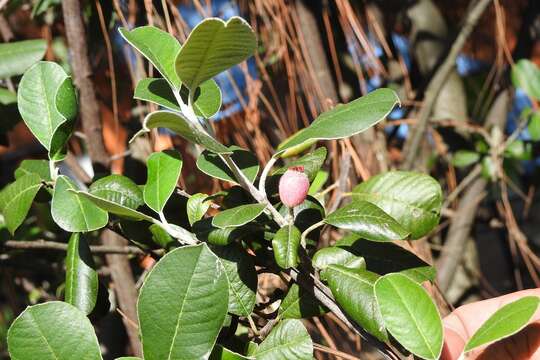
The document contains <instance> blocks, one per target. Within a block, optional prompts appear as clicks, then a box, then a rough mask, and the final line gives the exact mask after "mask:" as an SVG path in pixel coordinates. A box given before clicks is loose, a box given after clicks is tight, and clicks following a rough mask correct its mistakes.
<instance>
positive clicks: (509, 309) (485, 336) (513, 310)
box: [463, 296, 540, 352]
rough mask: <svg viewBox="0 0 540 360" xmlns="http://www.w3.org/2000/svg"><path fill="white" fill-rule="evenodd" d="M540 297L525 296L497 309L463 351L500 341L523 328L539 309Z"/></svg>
mask: <svg viewBox="0 0 540 360" xmlns="http://www.w3.org/2000/svg"><path fill="white" fill-rule="evenodd" d="M539 303H540V298H538V297H536V296H525V297H523V298H521V299H519V300H516V301H513V302H511V303H509V304H506V305H505V306H503V307H501V308H500V309H499V310H497V311H496V312H495V313H494V314H493V315H491V316H490V317H489V319H487V320H486V321H485V322H484V323H483V324H482V326H480V328H479V329H478V330H476V332H475V333H474V335H473V336H472V337H471V338H470V339H469V341H468V342H467V344H466V345H465V348H464V349H463V352H468V351H471V350H473V349H475V348H477V347H480V346H483V345H487V344H490V343H493V342H495V341H499V340H501V339H504V338H506V337H509V336H512V335H514V334H516V333H518V332H519V331H520V330H521V329H523V328H524V327H525V326H527V324H528V323H529V321H531V318H532V317H533V315H534V313H535V312H536V310H537V309H538V304H539Z"/></svg>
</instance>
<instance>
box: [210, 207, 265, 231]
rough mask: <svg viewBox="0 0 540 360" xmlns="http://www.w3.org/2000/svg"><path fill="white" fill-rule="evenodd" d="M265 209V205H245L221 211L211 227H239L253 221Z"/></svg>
mask: <svg viewBox="0 0 540 360" xmlns="http://www.w3.org/2000/svg"><path fill="white" fill-rule="evenodd" d="M265 208H266V205H265V204H247V205H240V206H237V207H235V208H232V209H227V210H223V211H222V212H220V213H219V214H217V215H216V216H214V218H213V220H212V225H214V226H215V227H218V228H220V229H225V228H229V227H239V226H242V225H245V224H247V223H248V222H250V221H253V220H255V218H257V216H259V215H261V214H262V212H263V211H264V209H265Z"/></svg>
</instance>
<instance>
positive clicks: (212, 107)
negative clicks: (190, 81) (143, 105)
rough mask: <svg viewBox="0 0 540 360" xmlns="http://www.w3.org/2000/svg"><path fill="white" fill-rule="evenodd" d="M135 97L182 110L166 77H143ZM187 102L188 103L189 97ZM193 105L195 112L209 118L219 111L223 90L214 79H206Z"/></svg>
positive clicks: (138, 84) (196, 94)
mask: <svg viewBox="0 0 540 360" xmlns="http://www.w3.org/2000/svg"><path fill="white" fill-rule="evenodd" d="M133 97H134V98H135V99H139V100H144V101H149V102H152V103H154V104H157V105H159V106H163V107H164V108H167V109H169V110H173V111H180V110H181V109H180V106H179V105H178V102H177V100H176V98H175V96H174V93H173V91H172V89H171V87H170V85H169V83H168V82H167V80H165V79H159V78H146V79H142V80H141V81H139V82H138V83H137V87H136V88H135V94H134V96H133ZM185 103H187V99H186V101H185ZM193 105H194V110H195V114H196V115H198V116H203V117H205V118H209V117H211V116H213V115H214V114H216V113H217V112H218V111H219V108H220V107H221V90H220V89H219V87H218V85H217V84H216V82H215V81H214V80H208V81H205V82H204V83H202V84H201V86H199V87H198V88H197V90H196V92H195V103H194V104H193Z"/></svg>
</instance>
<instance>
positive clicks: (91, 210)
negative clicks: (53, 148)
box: [51, 175, 109, 232]
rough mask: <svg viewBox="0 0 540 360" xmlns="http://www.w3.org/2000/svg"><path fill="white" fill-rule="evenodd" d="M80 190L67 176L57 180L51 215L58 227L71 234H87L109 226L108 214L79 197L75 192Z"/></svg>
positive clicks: (61, 176)
mask: <svg viewBox="0 0 540 360" xmlns="http://www.w3.org/2000/svg"><path fill="white" fill-rule="evenodd" d="M69 190H71V191H69ZM78 190H79V189H78V188H77V186H76V185H75V183H74V182H73V181H72V180H71V179H69V178H68V177H67V176H64V175H60V176H59V177H58V178H57V179H56V185H55V187H54V194H53V198H52V203H51V214H52V217H53V219H54V221H55V222H56V223H57V224H58V226H60V227H61V228H62V229H64V230H66V231H69V232H87V231H93V230H97V229H101V228H102V227H104V226H105V225H107V221H108V220H109V216H108V214H107V212H106V211H104V210H102V209H100V208H99V207H98V206H96V205H94V203H92V202H91V201H90V200H88V199H85V198H81V197H79V196H78V195H77V194H76V193H75V192H74V191H78Z"/></svg>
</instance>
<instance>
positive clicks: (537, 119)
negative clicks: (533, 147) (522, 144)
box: [527, 111, 540, 141]
mask: <svg viewBox="0 0 540 360" xmlns="http://www.w3.org/2000/svg"><path fill="white" fill-rule="evenodd" d="M527 130H528V131H529V135H530V136H531V139H532V140H533V141H538V140H540V113H539V112H538V111H535V112H533V113H532V115H531V120H530V121H529V125H528V126H527Z"/></svg>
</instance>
